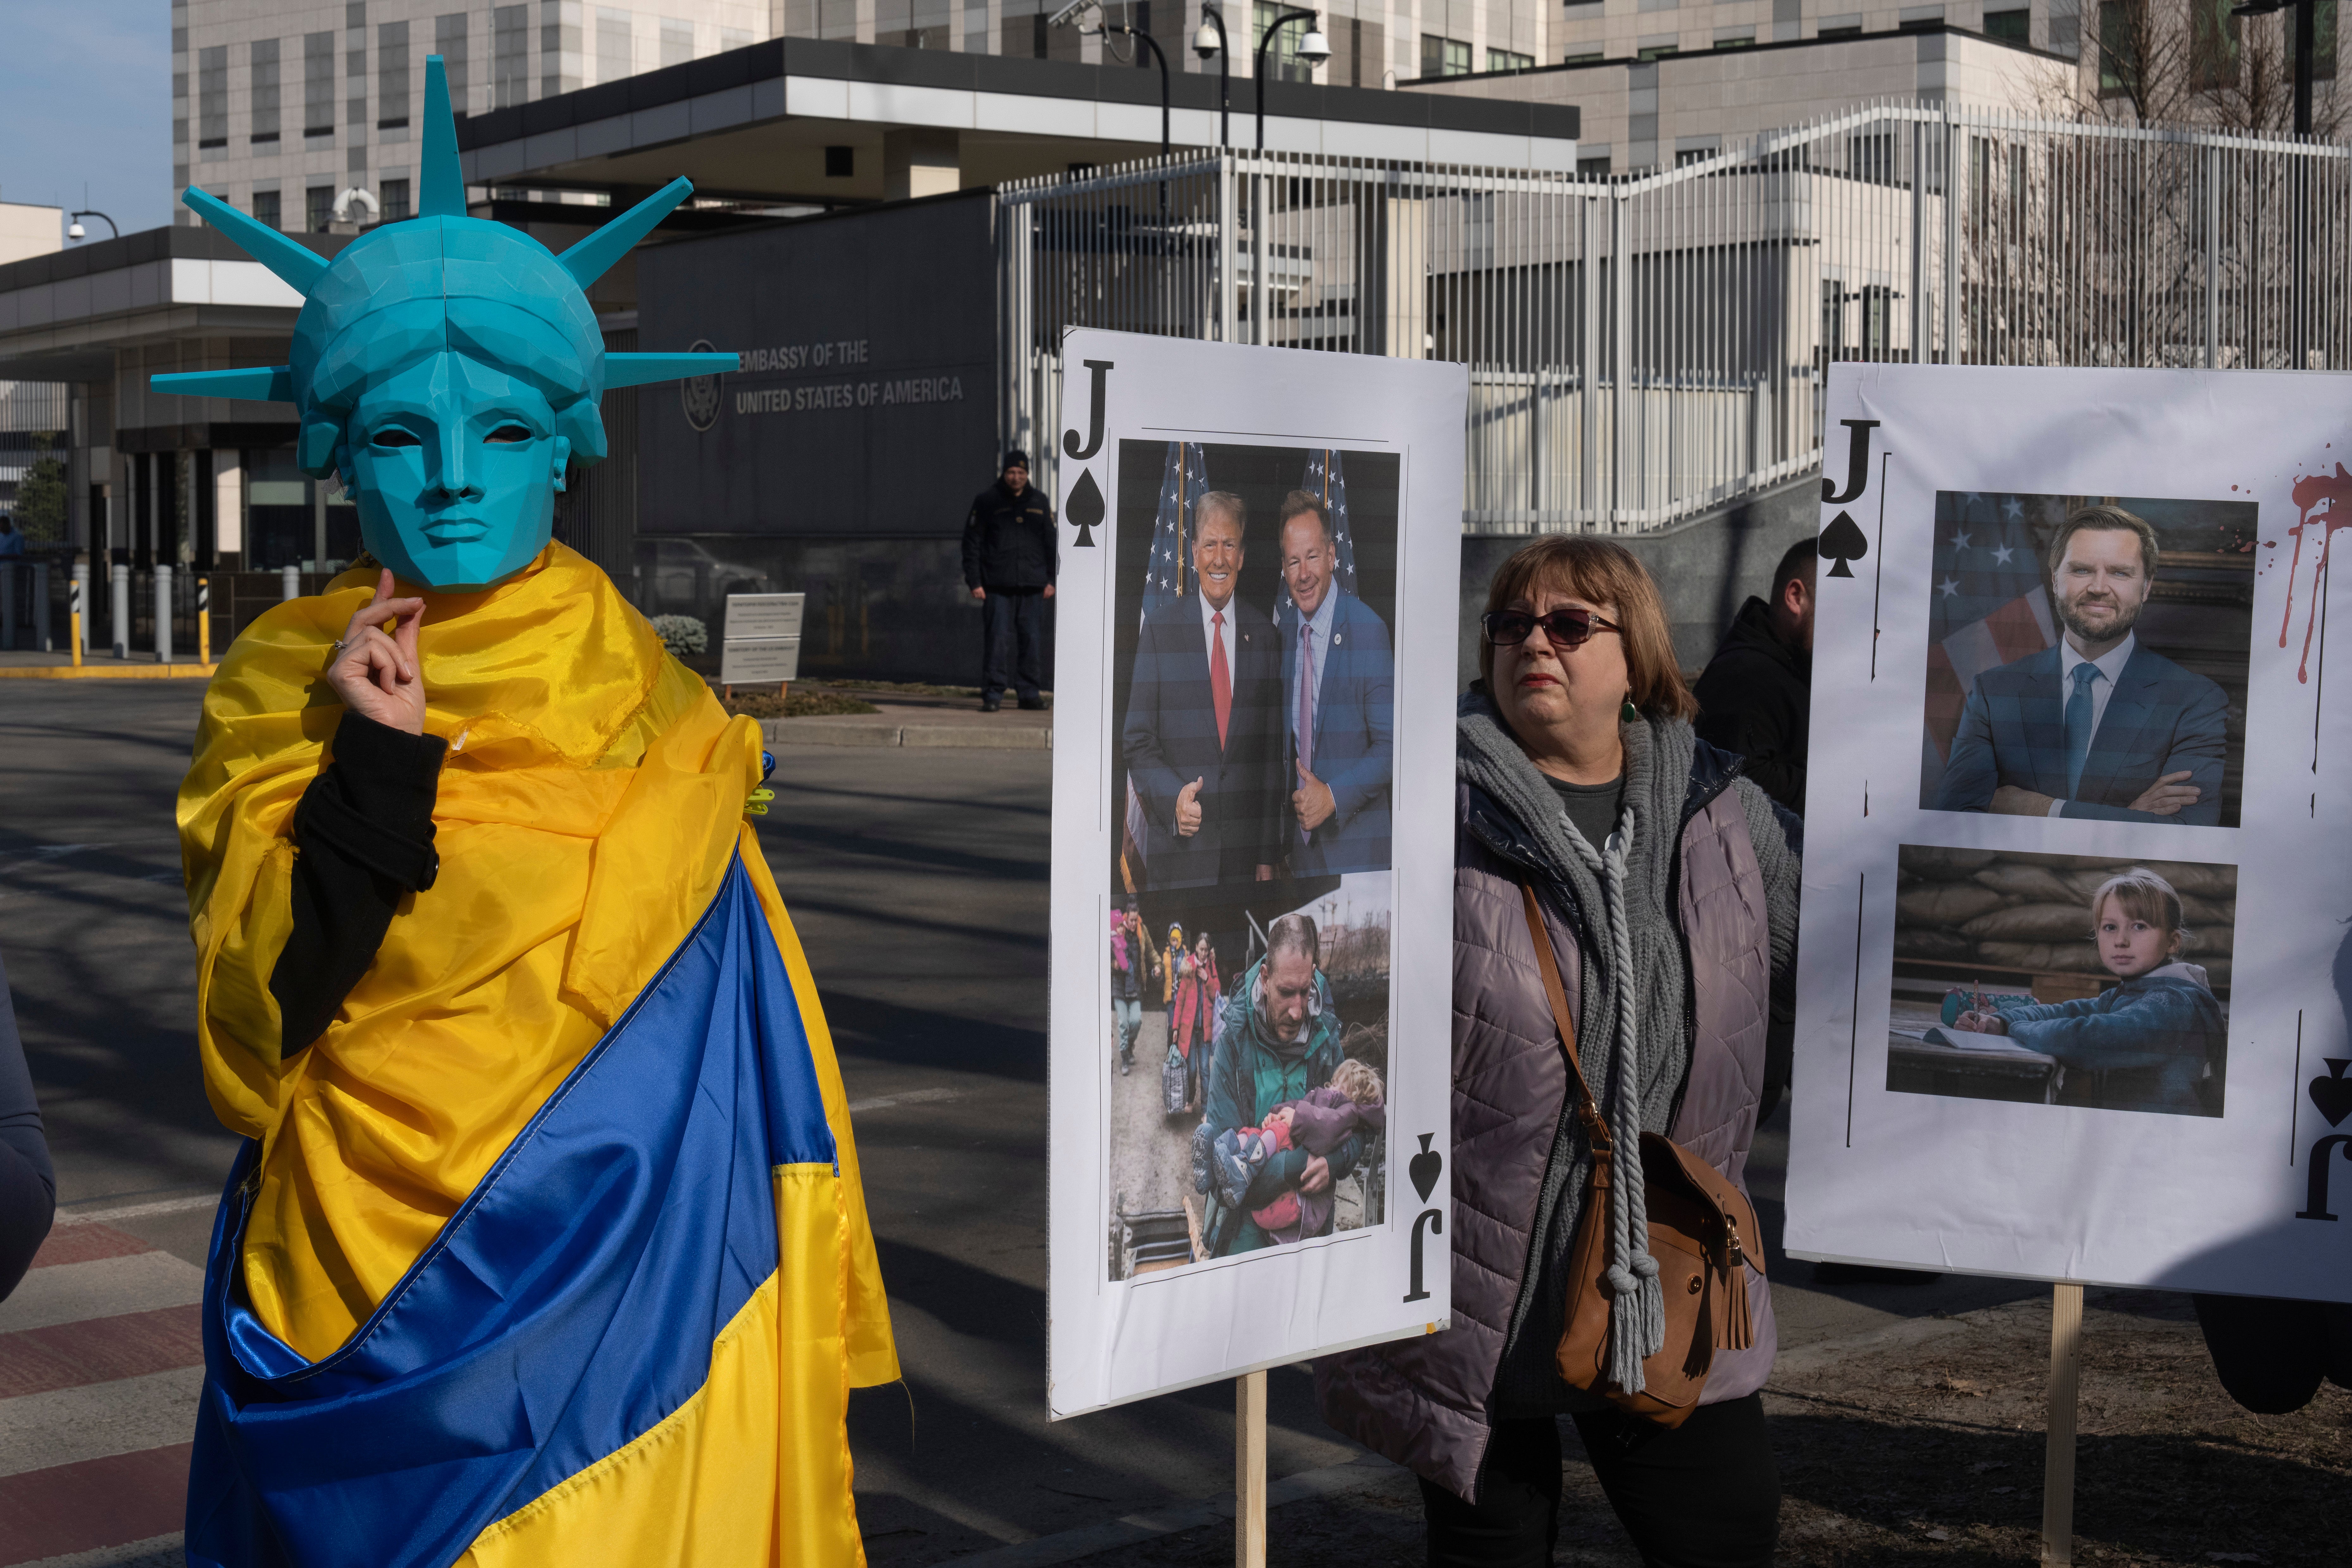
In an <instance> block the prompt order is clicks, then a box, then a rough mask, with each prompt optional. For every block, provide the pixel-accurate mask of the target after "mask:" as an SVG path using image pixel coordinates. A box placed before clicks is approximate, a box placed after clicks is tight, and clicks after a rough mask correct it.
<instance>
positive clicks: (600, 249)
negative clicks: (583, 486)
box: [151, 55, 739, 479]
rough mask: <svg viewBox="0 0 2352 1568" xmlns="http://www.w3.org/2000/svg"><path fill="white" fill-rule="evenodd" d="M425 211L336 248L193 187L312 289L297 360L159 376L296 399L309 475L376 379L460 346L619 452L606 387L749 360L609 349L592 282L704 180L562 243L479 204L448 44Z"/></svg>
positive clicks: (256, 248) (585, 455)
mask: <svg viewBox="0 0 2352 1568" xmlns="http://www.w3.org/2000/svg"><path fill="white" fill-rule="evenodd" d="M423 164H424V166H423V170H422V174H423V175H424V179H423V182H422V186H421V189H420V192H419V195H420V200H419V202H418V204H417V212H416V216H415V217H412V218H408V219H405V220H403V221H400V222H395V223H387V224H383V225H381V226H378V227H376V228H373V229H372V230H370V231H369V232H368V233H366V234H363V235H362V236H361V237H359V238H357V239H355V240H353V241H352V243H351V244H350V245H348V246H346V247H343V250H342V252H341V254H340V255H338V256H337V257H335V258H334V259H333V260H331V261H330V260H329V259H327V258H325V257H322V256H320V254H319V253H318V252H316V251H314V250H311V249H310V248H309V247H307V246H304V245H302V244H300V243H299V241H297V240H294V239H291V238H289V237H287V236H286V235H283V234H281V233H279V232H278V230H277V229H275V228H272V227H270V226H268V225H267V224H263V223H259V222H257V221H256V220H255V219H253V218H251V217H249V216H247V215H245V214H244V213H241V212H239V211H237V210H236V208H235V207H233V206H230V205H228V204H227V203H226V202H224V201H222V200H220V199H219V198H218V197H216V196H212V195H206V194H205V192H203V191H200V190H197V189H194V187H191V188H190V189H189V190H188V191H187V192H186V193H185V194H184V196H183V197H182V198H181V199H182V200H184V202H186V204H187V205H189V206H190V207H191V208H193V209H194V211H196V212H197V213H199V214H201V215H203V216H204V218H205V221H206V222H208V223H210V224H212V225H213V226H215V227H216V228H218V229H220V230H221V231H222V232H223V233H224V234H226V235H227V236H228V237H229V238H230V239H231V240H233V241H235V242H236V245H237V247H239V248H240V249H242V250H244V251H245V252H246V254H247V255H248V256H250V257H252V258H254V259H255V260H256V261H258V262H260V263H261V264H262V265H263V266H264V267H267V268H269V270H270V271H272V272H273V273H276V274H277V275H278V278H280V279H283V280H284V281H285V282H286V283H287V284H289V286H291V287H292V288H294V289H299V290H300V292H301V294H302V296H303V301H302V313H301V315H300V316H299V318H298V319H297V321H295V325H294V345H293V353H292V363H289V364H283V365H272V366H263V367H257V368H255V369H250V370H218V371H197V372H192V373H187V374H175V375H158V376H154V377H152V380H151V384H152V386H153V388H154V389H155V390H156V391H157V392H163V393H176V394H180V395H186V396H202V397H236V398H250V399H256V400H259V401H264V402H272V403H291V404H293V405H295V408H296V410H297V411H298V413H299V417H300V421H301V435H300V437H299V446H298V448H297V453H298V458H299V462H300V464H301V467H302V469H303V471H304V472H305V473H307V474H309V475H310V476H311V477H312V478H313V479H325V478H326V477H327V476H328V475H330V474H331V473H333V472H335V471H336V470H337V469H338V468H341V466H342V463H341V453H342V449H343V447H344V446H345V443H346V441H347V439H348V437H347V435H346V427H347V425H348V421H349V416H350V415H351V412H352V406H353V405H354V404H355V403H356V402H357V401H358V398H359V395H360V394H361V393H362V391H363V390H364V389H365V387H366V385H367V384H369V383H371V382H373V381H376V380H380V379H382V378H383V377H385V376H388V375H392V374H397V373H398V372H400V371H401V370H403V369H404V368H406V367H407V366H408V365H410V364H414V363H417V362H419V361H421V360H424V359H425V358H427V357H428V356H431V355H434V354H438V353H458V354H462V355H464V356H465V357H467V359H471V360H476V361H479V362H480V363H485V364H488V365H493V366H495V367H497V368H498V369H499V370H502V371H504V372H506V373H507V374H509V375H511V376H514V377H516V378H517V379H519V380H522V381H526V382H529V383H530V384H532V385H534V386H536V387H538V389H539V390H540V392H541V394H543V395H545V396H546V398H547V401H548V405H549V406H550V407H551V408H552V409H553V410H554V411H555V416H556V430H555V433H556V434H557V435H559V436H562V437H564V438H565V439H566V440H568V441H569V442H570V444H571V450H572V456H574V457H576V458H579V459H580V460H581V461H582V462H583V463H593V462H596V461H598V460H599V459H601V458H603V457H604V420H603V418H602V416H600V415H599V413H598V411H597V405H598V401H599V399H600V398H601V397H602V396H603V395H604V393H605V392H606V391H608V390H610V389H612V388H614V387H623V386H642V385H645V384H647V383H650V382H660V381H672V380H676V379H677V378H679V377H682V376H690V375H709V374H713V373H715V372H719V371H728V370H733V369H735V368H737V365H738V363H739V361H738V359H737V356H735V355H734V354H731V353H605V352H604V337H603V334H602V333H601V332H599V331H598V330H597V326H596V315H595V312H594V310H592V309H591V308H590V307H589V304H588V297H587V294H586V292H585V290H586V289H587V288H588V286H589V285H590V284H592V283H593V282H595V280H596V279H598V278H600V277H602V276H604V272H605V271H606V270H607V269H608V268H611V267H612V265H613V264H614V262H616V261H618V260H619V259H620V258H622V257H623V256H625V255H626V254H627V253H628V251H629V248H630V247H632V246H634V245H635V244H636V242H637V241H638V240H640V239H642V238H644V237H645V236H646V234H647V233H649V232H650V231H651V230H652V229H653V227H654V226H655V225H656V224H657V223H659V222H660V221H661V220H662V219H663V218H664V217H665V216H668V214H669V212H670V210H671V209H672V208H674V207H676V206H677V204H678V203H680V202H682V201H684V200H685V199H686V198H687V196H688V195H690V194H691V193H692V192H693V189H694V187H693V185H692V184H689V183H688V182H687V181H685V180H682V179H680V180H673V181H671V182H670V183H669V184H667V185H666V186H664V187H663V188H662V189H661V190H660V191H657V192H656V193H655V194H654V195H651V196H648V197H646V199H645V200H644V201H642V202H640V203H638V204H637V205H635V206H634V207H631V208H630V209H629V210H628V211H627V212H625V213H624V214H622V215H621V216H619V217H616V218H614V220H613V221H612V222H610V223H608V224H606V225H604V226H603V227H602V228H599V229H598V230H596V231H595V232H594V233H593V234H591V235H590V236H588V237H587V238H585V239H583V240H582V241H581V242H580V243H579V244H577V245H575V246H572V247H571V248H570V249H568V250H566V251H564V252H563V253H562V255H560V256H559V255H557V254H555V253H554V252H552V251H551V250H549V249H548V248H547V247H545V246H543V245H541V244H540V243H539V241H537V240H536V239H533V238H531V237H530V236H529V235H527V234H524V233H523V232H522V231H521V230H520V229H516V228H510V227H509V226H507V225H505V224H502V223H497V222H493V221H491V220H489V219H487V218H477V217H468V216H466V177H465V173H464V170H463V169H462V167H461V166H460V164H459V163H458V161H457V122H456V121H455V119H454V118H453V117H452V116H451V114H450V110H449V87H448V79H447V78H446V76H445V75H444V73H443V69H442V63H441V57H440V56H438V55H433V56H429V57H427V58H426V59H425V146H424V159H423Z"/></svg>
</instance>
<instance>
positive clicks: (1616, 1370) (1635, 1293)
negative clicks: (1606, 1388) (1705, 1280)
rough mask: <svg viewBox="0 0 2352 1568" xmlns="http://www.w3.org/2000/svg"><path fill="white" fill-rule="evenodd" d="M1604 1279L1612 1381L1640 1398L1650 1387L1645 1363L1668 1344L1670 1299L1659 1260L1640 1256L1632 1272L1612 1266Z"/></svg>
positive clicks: (1635, 1261) (1634, 1263)
mask: <svg viewBox="0 0 2352 1568" xmlns="http://www.w3.org/2000/svg"><path fill="white" fill-rule="evenodd" d="M1601 1278H1602V1279H1604V1280H1606V1281H1607V1283H1608V1286H1609V1298H1610V1299H1609V1381H1610V1382H1612V1383H1613V1384H1616V1385H1617V1386H1618V1387H1619V1388H1621V1389H1622V1390H1624V1391H1625V1392H1626V1393H1627V1394H1639V1393H1641V1392H1642V1390H1643V1388H1645V1387H1647V1386H1648V1385H1649V1380H1648V1378H1647V1377H1645V1376H1644V1375H1643V1371H1642V1363H1643V1362H1644V1361H1646V1360H1647V1359H1649V1358H1650V1357H1651V1356H1654V1355H1655V1354H1657V1353H1658V1352H1660V1351H1661V1350H1664V1348H1665V1343H1666V1298H1665V1292H1664V1290H1663V1289H1661V1288H1660V1287H1659V1285H1658V1260H1657V1259H1656V1258H1653V1257H1651V1256H1650V1255H1649V1254H1648V1253H1646V1252H1637V1253H1635V1254H1634V1255H1633V1259H1632V1263H1631V1266H1630V1268H1623V1267H1619V1266H1618V1265H1615V1264H1612V1265H1610V1267H1609V1268H1608V1271H1607V1272H1606V1273H1604V1274H1603V1275H1602V1276H1601Z"/></svg>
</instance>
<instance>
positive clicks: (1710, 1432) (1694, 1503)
mask: <svg viewBox="0 0 2352 1568" xmlns="http://www.w3.org/2000/svg"><path fill="white" fill-rule="evenodd" d="M1575 1420H1576V1429H1577V1433H1578V1435H1579V1436H1581V1437H1582V1438H1583V1439H1584V1450H1585V1452H1586V1453H1587V1454H1588V1455H1590V1456H1591V1459H1592V1471H1593V1474H1594V1475H1595V1476H1596V1477H1598V1478H1599V1479H1600V1481H1601V1490H1602V1491H1603V1492H1605V1493H1607V1494H1608V1497H1609V1502H1610V1506H1611V1507H1612V1508H1614V1509H1615V1510H1617V1518H1618V1519H1619V1521H1621V1522H1622V1523H1623V1525H1624V1526H1625V1532H1626V1534H1628V1535H1630V1536H1632V1537H1633V1544H1634V1546H1635V1547H1637V1548H1638V1549H1639V1550H1640V1551H1641V1553H1642V1561H1643V1563H1644V1564H1647V1565H1649V1568H1768V1565H1769V1563H1771V1561H1772V1549H1773V1547H1774V1546H1775V1545H1776V1544H1777V1543H1778V1542H1779V1540H1780V1467H1779V1466H1778V1465H1776V1464H1775V1463H1774V1462H1773V1459H1772V1445H1771V1442H1770V1440H1769V1437H1768V1436H1766V1434H1765V1430H1764V1401H1763V1399H1762V1397H1761V1396H1760V1395H1758V1394H1749V1395H1748V1397H1747V1398H1745V1399H1733V1400H1727V1401H1726V1402H1724V1403H1723V1404H1721V1405H1702V1406H1700V1407H1699V1408H1698V1409H1697V1410H1696V1411H1694V1412H1693V1413H1692V1415H1691V1417H1690V1419H1689V1420H1687V1421H1685V1422H1684V1423H1683V1424H1682V1425H1681V1426H1677V1427H1675V1428H1674V1429H1673V1430H1671V1431H1669V1430H1668V1429H1667V1428H1665V1427H1664V1426H1657V1425H1655V1424H1654V1423H1652V1422H1648V1421H1643V1420H1642V1419H1641V1418H1639V1417H1638V1416H1633V1415H1621V1414H1619V1413H1618V1412H1616V1411H1614V1410H1608V1411H1601V1412H1599V1413H1597V1414H1592V1415H1578V1416H1577V1417H1575ZM1559 1467H1560V1447H1559V1423H1558V1422H1557V1421H1556V1420H1555V1419H1554V1418H1553V1417H1551V1416H1549V1415H1541V1416H1535V1417H1530V1418H1524V1419H1514V1420H1504V1421H1497V1422H1496V1423H1495V1424H1494V1428H1493V1435H1492V1436H1490V1437H1489V1438H1488V1439H1487V1442H1486V1461H1485V1462H1484V1463H1483V1464H1481V1465H1480V1466H1479V1467H1478V1487H1477V1498H1478V1500H1477V1501H1476V1502H1475V1503H1465V1502H1464V1501H1463V1500H1461V1499H1460V1498H1458V1497H1456V1496H1454V1493H1453V1492H1451V1491H1449V1490H1447V1489H1445V1488H1444V1487H1439V1486H1432V1485H1431V1484H1430V1483H1429V1482H1427V1481H1423V1482H1422V1483H1421V1497H1422V1506H1423V1510H1425V1511H1426V1512H1427V1515H1428V1519H1429V1564H1430V1568H1549V1565H1550V1563H1551V1560H1552V1550H1553V1546H1554V1544H1555V1543H1556V1542H1558V1541H1559V1489H1560V1485H1559Z"/></svg>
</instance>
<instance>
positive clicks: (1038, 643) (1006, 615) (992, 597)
mask: <svg viewBox="0 0 2352 1568" xmlns="http://www.w3.org/2000/svg"><path fill="white" fill-rule="evenodd" d="M980 635H981V655H980V694H981V696H982V697H983V698H985V699H987V700H990V701H994V700H997V699H999V698H1002V697H1003V695H1004V689H1005V688H1006V687H1008V686H1010V687H1012V688H1013V690H1015V691H1016V692H1018V693H1019V694H1020V697H1021V700H1022V701H1024V702H1034V701H1035V700H1037V690H1038V688H1039V686H1040V685H1042V684H1043V683H1044V681H1045V595H1044V594H1042V593H1040V592H1038V591H1037V590H1036V589H1034V588H991V589H990V590H989V591H988V597H987V598H985V599H982V601H981V602H980Z"/></svg>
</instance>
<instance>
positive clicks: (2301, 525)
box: [2279, 443, 2352, 681]
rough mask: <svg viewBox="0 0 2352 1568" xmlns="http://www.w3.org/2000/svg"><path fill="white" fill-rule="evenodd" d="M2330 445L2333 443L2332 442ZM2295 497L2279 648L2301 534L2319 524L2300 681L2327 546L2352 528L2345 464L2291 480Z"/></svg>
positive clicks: (2289, 623)
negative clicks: (2299, 514) (2296, 515)
mask: <svg viewBox="0 0 2352 1568" xmlns="http://www.w3.org/2000/svg"><path fill="white" fill-rule="evenodd" d="M2331 445H2332V443H2331ZM2288 493H2289V494H2290V495H2292V496H2293V497H2294V504H2295V508H2296V510H2299V511H2301V512H2302V513H2303V517H2302V520H2301V521H2298V522H2297V523H2296V524H2295V525H2294V527H2293V528H2290V529H2288V530H2287V531H2288V532H2289V533H2291V534H2293V535H2294V558H2293V559H2292V560H2291V561H2290V562H2289V563H2288V564H2287V579H2286V616H2285V618H2284V620H2282V621H2281V622H2280V623H2279V647H2286V638H2287V633H2288V632H2289V631H2290V630H2292V629H2293V628H2294V574H2295V572H2296V570H2297V569H2298V568H2300V567H2301V566H2302V564H2303V536H2304V533H2305V531H2306V530H2308V529H2309V528H2310V527H2311V525H2312V524H2313V523H2317V524H2319V525H2320V531H2319V548H2318V549H2317V551H2315V552H2314V553H2313V556H2312V563H2311V603H2310V604H2308V605H2305V606H2304V611H2303V662H2302V663H2301V664H2300V665H2298V666H2297V667H2296V668H2295V674H2294V678H2295V679H2297V680H2300V681H2308V680H2310V679H2311V634H2312V629H2313V627H2314V626H2315V625H2316V624H2317V623H2318V619H2319V595H2320V594H2321V592H2322V591H2323V586H2322V585H2323V584H2324V583H2325V581H2326V575H2327V547H2328V545H2329V543H2330V542H2332V541H2333V540H2334V539H2335V537H2336V530H2337V529H2339V528H2352V474H2347V473H2346V472H2345V471H2344V465H2343V464H2341V463H2338V464H2336V472H2335V473H2334V474H2333V475H2329V474H2305V475H2303V476H2302V477H2301V478H2299V479H2296V480H2295V481H2294V489H2293V490H2291V491H2289V492H2288Z"/></svg>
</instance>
